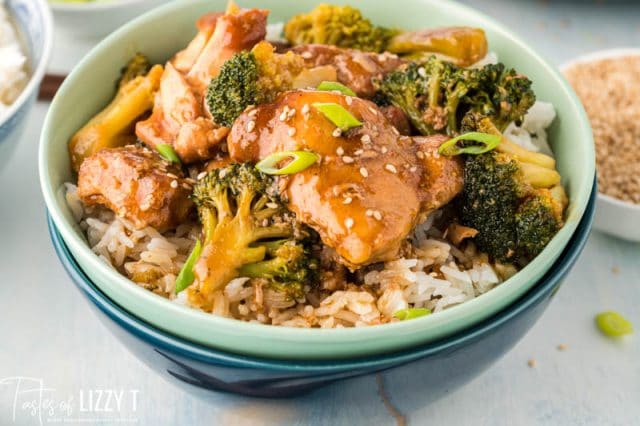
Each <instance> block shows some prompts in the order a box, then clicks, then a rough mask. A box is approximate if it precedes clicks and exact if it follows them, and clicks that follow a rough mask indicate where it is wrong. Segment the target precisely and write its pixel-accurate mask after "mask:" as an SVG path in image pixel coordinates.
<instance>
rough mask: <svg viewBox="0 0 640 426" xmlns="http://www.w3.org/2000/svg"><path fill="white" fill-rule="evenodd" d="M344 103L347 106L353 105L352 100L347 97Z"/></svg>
mask: <svg viewBox="0 0 640 426" xmlns="http://www.w3.org/2000/svg"><path fill="white" fill-rule="evenodd" d="M345 101H346V102H347V105H351V104H352V103H353V98H352V97H351V96H347V97H346V99H345Z"/></svg>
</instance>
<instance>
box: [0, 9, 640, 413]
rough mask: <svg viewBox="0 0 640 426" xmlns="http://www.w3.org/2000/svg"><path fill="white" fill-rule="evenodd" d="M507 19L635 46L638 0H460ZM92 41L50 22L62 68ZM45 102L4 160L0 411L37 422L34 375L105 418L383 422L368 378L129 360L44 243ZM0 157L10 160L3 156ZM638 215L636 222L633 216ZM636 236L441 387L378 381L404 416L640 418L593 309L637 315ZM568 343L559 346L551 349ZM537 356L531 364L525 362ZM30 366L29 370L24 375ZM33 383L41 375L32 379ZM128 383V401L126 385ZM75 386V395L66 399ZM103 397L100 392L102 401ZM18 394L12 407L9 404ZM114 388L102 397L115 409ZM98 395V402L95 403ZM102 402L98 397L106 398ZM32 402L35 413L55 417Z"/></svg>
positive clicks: (598, 257)
mask: <svg viewBox="0 0 640 426" xmlns="http://www.w3.org/2000/svg"><path fill="white" fill-rule="evenodd" d="M466 3H469V4H473V6H474V7H476V8H481V9H483V10H485V12H486V13H488V14H490V15H492V16H494V17H496V18H497V19H499V20H502V21H504V22H506V23H507V24H509V25H511V26H512V27H514V28H516V29H517V31H518V32H519V33H520V34H521V35H522V36H523V37H525V38H527V39H528V40H530V42H531V43H532V44H533V45H534V46H535V47H536V48H538V50H539V51H540V52H541V53H542V54H543V55H545V56H546V57H547V58H549V60H550V61H552V62H554V63H556V64H559V63H561V62H563V61H564V60H567V59H569V58H571V57H573V56H575V55H578V54H581V53H585V52H588V51H592V50H598V49H602V48H606V47H617V46H636V47H637V46H640V19H639V18H640V3H635V4H634V3H633V2H605V1H598V2H591V1H583V2H581V1H570V0H562V1H545V2H540V1H533V0H517V1H513V0H512V1H509V0H476V1H471V0H467V1H466ZM93 43H94V42H92V41H90V40H80V41H79V40H74V39H73V37H70V36H68V35H65V34H62V33H59V34H58V35H57V37H56V42H55V54H54V58H53V61H52V64H51V69H52V70H54V71H67V70H69V69H70V68H71V67H72V66H73V64H75V63H76V61H77V60H78V59H79V58H80V57H82V55H83V54H84V53H85V52H86V51H87V49H88V48H89V47H90V46H91V45H92V44H93ZM47 107H48V105H47V104H38V105H37V106H36V107H35V108H34V109H33V111H32V112H31V114H30V116H29V118H28V120H29V128H28V129H27V131H26V133H25V135H24V137H23V138H22V140H21V141H20V145H19V147H18V149H17V151H16V153H15V156H14V157H13V159H12V160H11V163H10V164H9V165H8V167H7V168H5V169H4V170H3V171H0V200H2V201H1V202H0V241H2V246H1V247H2V248H1V249H0V250H1V252H0V253H1V256H0V271H2V282H1V283H0V322H1V324H2V327H1V328H0V424H1V425H10V424H38V422H39V418H38V417H37V416H32V413H30V412H29V411H28V409H29V408H30V407H28V406H24V405H23V404H24V402H25V401H29V400H33V399H35V396H33V397H32V396H30V395H32V394H27V393H24V394H20V395H18V401H19V402H18V403H17V404H15V405H14V402H15V401H16V392H15V391H16V386H17V380H18V378H23V380H22V382H21V386H22V387H21V389H22V390H29V389H32V388H34V387H39V386H40V383H42V386H44V387H45V388H47V389H48V390H47V391H46V395H48V398H45V400H47V399H48V400H50V401H51V402H50V403H51V404H55V407H56V409H64V408H65V406H68V407H72V408H73V409H74V411H73V412H71V413H68V414H69V415H68V416H67V417H68V418H69V419H79V418H85V419H88V420H90V421H91V422H92V423H101V424H114V423H116V422H118V421H128V420H131V421H135V422H136V423H138V424H142V425H191V424H194V425H195V424H251V425H260V424H317V425H338V424H345V425H358V424H393V423H394V422H395V417H393V415H392V414H393V413H392V412H391V411H390V409H389V407H388V406H387V405H385V404H384V401H383V400H382V398H381V397H380V395H379V389H378V386H377V383H376V379H375V378H374V377H365V378H361V379H357V380H354V381H350V382H347V383H339V384H336V385H333V386H329V387H327V388H324V389H322V390H320V391H318V392H316V393H314V394H312V395H310V396H307V397H304V398H300V399H296V400H289V401H269V400H255V399H248V398H241V397H236V396H230V395H224V394H213V393H206V392H195V393H193V394H187V393H185V392H183V391H182V390H180V389H178V388H176V387H174V386H173V385H171V384H169V383H167V382H165V381H164V379H162V378H161V377H159V376H157V375H156V374H154V373H153V372H152V371H151V370H149V369H148V368H147V367H146V366H144V365H143V364H142V363H140V362H139V361H138V360H136V359H135V358H134V357H133V356H132V355H131V354H130V353H129V352H128V351H127V349H126V348H124V347H123V346H121V345H120V344H119V342H118V341H116V339H115V338H114V337H113V336H112V335H111V334H110V333H109V332H108V331H107V330H106V329H105V328H104V327H103V326H102V325H101V324H100V323H99V322H98V320H97V318H96V317H95V316H94V315H93V313H91V312H90V310H89V307H88V306H87V303H86V301H85V300H83V298H82V296H81V295H80V294H79V292H78V291H77V290H75V289H74V288H73V286H72V285H71V283H70V281H69V279H68V278H67V277H66V275H65V273H64V271H63V270H62V267H61V266H60V265H59V263H58V261H57V258H56V257H55V254H54V252H53V249H52V247H51V244H50V242H49V237H48V234H47V229H46V224H45V208H44V202H43V200H42V197H41V195H40V189H39V184H38V172H37V161H36V160H37V145H38V137H39V132H40V128H41V125H42V122H43V119H44V116H45V114H46V112H47ZM0 161H6V160H5V159H0ZM639 225H640V224H639ZM639 261H640V244H633V243H628V242H623V241H620V240H616V239H613V238H610V237H607V236H605V235H602V234H600V233H597V232H595V233H593V234H592V236H591V237H590V240H589V242H588V244H587V247H586V249H585V252H584V254H583V255H582V257H581V258H580V260H579V261H578V263H577V265H576V267H575V268H574V270H573V271H572V273H571V275H570V276H569V278H568V279H567V281H566V283H565V284H564V285H563V286H562V288H561V290H560V292H559V293H558V295H557V297H556V298H555V300H554V301H553V303H552V305H551V307H550V308H549V309H548V311H547V312H546V314H545V315H544V317H543V318H542V319H541V320H540V321H539V322H538V323H537V324H536V325H535V327H534V328H533V329H532V330H531V331H530V332H529V333H528V334H527V335H526V336H525V337H524V338H523V339H522V341H521V342H520V343H519V344H518V345H517V346H516V347H515V349H513V350H512V351H511V352H510V353H509V354H507V355H506V356H505V357H504V358H503V359H501V360H499V361H498V362H497V363H496V364H495V365H494V366H493V368H491V369H490V370H489V371H487V372H485V373H484V374H482V375H481V376H480V377H478V378H477V379H476V380H475V381H473V382H471V383H470V384H468V385H467V386H465V387H464V388H462V389H459V390H457V391H455V392H452V393H451V394H449V395H448V396H446V397H445V398H444V399H442V400H440V401H437V402H435V403H433V404H431V405H428V406H423V405H421V403H420V398H419V397H417V396H416V395H406V394H404V393H403V386H402V383H390V384H387V386H386V389H385V394H386V396H387V397H388V398H389V400H390V401H391V403H392V404H393V405H394V406H395V407H396V408H397V410H398V411H399V412H400V413H401V415H402V416H404V417H405V418H406V419H407V421H408V423H410V424H443V425H458V424H461V425H466V424H474V425H531V424H532V425H565V424H566V425H604V424H606V425H631V424H640V404H639V402H640V338H639V336H638V335H637V334H636V335H635V336H631V337H630V338H628V339H625V340H624V341H623V342H613V341H611V340H608V339H605V338H603V337H602V336H601V335H600V334H599V332H598V331H597V330H596V329H595V327H594V325H593V318H594V315H595V314H596V313H598V312H600V311H602V310H606V309H613V310H617V311H619V312H623V313H625V315H626V316H627V317H628V318H629V319H630V320H631V321H632V322H633V323H635V325H636V327H637V328H640V308H639V307H640V262H639ZM559 345H564V346H563V347H564V350H560V349H559V348H558V346H559ZM529 360H535V366H534V367H530V366H529V365H528V361H529ZM31 379H37V381H38V382H34V381H33V380H31ZM36 384H37V385H38V386H36ZM98 391H102V394H103V395H104V396H105V397H106V395H107V394H112V395H117V394H119V392H120V391H122V392H123V395H125V398H124V401H123V402H122V406H121V409H120V410H119V411H118V410H116V411H115V412H97V411H96V410H94V411H92V412H88V413H87V412H84V413H83V412H81V411H80V408H81V406H80V405H79V404H81V403H84V407H83V408H85V409H87V408H88V407H87V404H88V403H87V401H89V400H90V399H89V395H92V396H93V399H92V400H94V401H95V399H96V398H95V397H96V395H97V392H98ZM134 395H135V407H134V401H133V396H134ZM70 398H71V402H69V399H70ZM103 402H104V400H103ZM14 407H15V417H14ZM114 407H115V406H114V404H113V401H112V403H111V404H110V405H109V407H107V408H114ZM94 408H96V407H94ZM103 408H104V407H103ZM61 418H62V416H61V415H60V414H57V415H55V416H53V417H50V418H48V417H47V412H43V413H42V422H43V423H44V424H46V423H47V422H48V420H49V421H50V420H51V419H57V420H58V421H59V422H60V419H61Z"/></svg>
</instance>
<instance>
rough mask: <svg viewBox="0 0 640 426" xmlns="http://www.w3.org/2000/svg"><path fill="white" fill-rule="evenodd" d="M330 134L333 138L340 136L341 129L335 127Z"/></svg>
mask: <svg viewBox="0 0 640 426" xmlns="http://www.w3.org/2000/svg"><path fill="white" fill-rule="evenodd" d="M331 135H332V136H333V137H334V138H339V137H340V136H342V130H340V128H339V127H336V129H335V130H334V131H333V133H331Z"/></svg>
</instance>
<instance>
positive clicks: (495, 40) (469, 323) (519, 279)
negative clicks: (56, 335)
mask: <svg viewBox="0 0 640 426" xmlns="http://www.w3.org/2000/svg"><path fill="white" fill-rule="evenodd" d="M315 3H316V2H314V1H312V0H305V1H297V2H295V3H294V2H291V4H288V5H284V4H283V2H278V1H275V0H274V1H268V2H264V1H261V2H258V1H245V2H243V4H242V6H246V7H261V8H267V9H270V10H271V16H270V19H271V21H272V22H279V21H285V20H286V19H288V18H289V17H290V16H292V15H293V14H295V13H300V12H303V11H307V10H310V9H312V8H313V7H314V6H315ZM350 4H351V5H352V6H354V7H358V8H360V9H361V10H362V11H363V13H364V14H365V15H366V16H368V17H370V18H371V19H372V20H373V21H375V22H377V23H379V24H382V25H386V26H389V27H403V28H424V27H436V26H445V25H471V26H475V27H481V28H483V29H484V30H485V31H486V33H487V36H488V38H489V43H490V46H491V49H492V50H494V51H495V52H496V53H497V55H498V56H499V57H500V60H501V61H502V62H505V63H506V64H507V65H508V66H512V67H515V68H516V69H518V70H519V71H521V72H523V73H525V74H526V75H528V76H529V77H530V78H531V79H532V80H533V81H534V89H535V90H536V93H537V94H538V97H539V98H540V99H542V100H545V101H548V102H551V103H553V105H554V106H555V108H556V110H557V113H558V117H559V118H558V119H557V120H556V122H555V123H554V125H553V127H552V128H551V130H550V140H551V145H552V147H553V149H554V152H555V154H556V159H557V164H558V169H559V171H560V173H561V174H562V176H563V179H564V180H563V184H564V185H565V187H566V188H567V191H568V193H569V197H570V199H571V202H570V206H569V208H568V211H567V220H566V225H565V226H564V227H563V229H562V230H561V231H560V232H559V233H558V234H557V236H556V237H555V238H554V239H553V240H552V241H551V242H550V244H549V245H548V246H547V247H546V248H545V250H544V251H543V252H542V253H541V254H540V255H539V256H538V257H537V258H536V259H535V260H534V261H533V262H531V263H530V264H529V265H528V266H527V267H525V268H524V269H522V270H521V271H520V272H519V273H518V274H516V275H515V276H514V277H512V278H511V279H509V280H508V281H507V282H505V283H503V284H501V285H500V286H498V287H497V288H495V289H493V290H491V291H490V292H488V293H486V294H484V295H482V296H479V297H477V298H476V299H473V300H471V301H468V302H466V303H464V304H461V305H459V306H455V307H452V308H450V309H447V310H445V311H443V312H440V313H438V314H436V315H431V316H426V317H423V318H418V319H415V320H411V321H403V322H398V323H393V324H387V325H381V326H375V327H363V328H350V329H331V330H324V329H294V328H287V327H272V326H266V325H262V324H254V323H245V322H241V321H236V320H231V319H226V318H220V317H216V316H213V315H209V314H205V313H203V312H200V311H197V310H193V309H189V308H186V307H184V306H180V305H178V304H175V303H171V302H169V301H167V300H166V299H163V298H161V297H160V296H157V295H155V294H153V293H151V292H148V291H146V290H144V289H142V288H140V287H138V286H135V285H133V284H132V283H131V282H129V281H128V280H127V279H125V278H124V277H123V276H121V275H119V274H118V273H117V272H116V271H115V270H113V269H111V268H110V267H109V266H107V265H106V264H105V263H104V262H102V261H101V260H100V259H99V258H98V257H97V256H96V255H95V254H94V253H92V252H91V250H90V249H89V247H88V246H87V243H86V240H85V238H84V236H83V234H82V230H81V229H80V228H79V227H78V226H77V225H76V224H75V221H74V219H73V215H72V213H71V211H70V210H69V208H68V207H67V205H66V202H65V196H64V189H63V187H64V183H65V182H69V181H72V180H73V176H72V172H71V168H70V165H69V160H68V156H67V149H66V146H67V141H68V140H69V137H70V136H71V135H72V134H73V132H74V131H75V130H77V129H78V128H79V127H81V125H82V124H83V123H84V122H86V120H87V119H88V118H90V117H91V116H92V115H93V114H94V113H95V112H97V111H98V110H100V109H101V107H102V106H104V105H105V104H106V103H107V102H108V100H109V98H110V97H111V96H112V87H108V85H104V84H96V82H99V81H113V80H115V79H116V77H117V75H118V72H119V70H120V67H121V64H123V63H125V62H126V60H127V59H128V58H129V57H130V56H131V55H132V54H133V53H135V51H141V52H143V53H145V54H146V55H148V56H149V57H150V58H151V60H152V61H154V62H164V61H166V60H167V59H168V58H169V57H171V56H172V55H173V54H174V53H175V52H176V51H178V50H179V49H180V48H181V47H182V46H184V45H186V44H187V42H188V41H189V40H190V38H191V37H192V36H193V34H194V29H193V22H195V20H196V19H197V18H198V17H199V16H200V15H202V14H203V13H205V12H208V11H210V10H211V9H218V10H222V9H224V3H223V1H211V0H206V1H205V0H196V1H189V2H175V3H172V4H169V5H166V6H163V7H161V8H159V9H156V10H154V11H152V12H150V13H149V14H147V15H144V16H142V17H140V18H139V19H137V20H135V21H133V22H131V23H130V24H128V25H126V26H125V27H123V28H122V29H120V30H119V31H118V32H116V33H115V34H113V35H112V36H110V37H108V38H107V39H105V40H104V41H103V42H102V43H101V44H100V45H99V46H98V47H97V48H96V49H94V50H93V51H92V52H91V53H90V54H89V55H88V56H87V58H85V59H84V60H83V61H82V63H81V64H80V65H79V66H78V67H77V68H76V70H74V72H73V73H72V74H71V75H70V76H69V78H68V79H67V80H66V81H65V83H64V85H63V87H62V88H61V89H60V91H59V92H58V95H57V96H56V99H55V100H54V102H53V104H52V106H51V110H50V112H49V115H48V117H47V121H46V123H45V127H44V129H43V134H42V140H41V146H40V164H39V166H40V178H41V185H42V189H43V193H44V196H45V200H46V203H47V207H48V210H49V214H50V218H49V227H50V231H51V236H52V240H53V242H54V245H55V247H56V251H57V253H58V255H59V257H60V259H61V261H62V263H63V265H64V266H65V268H66V270H67V272H68V273H69V275H70V276H71V278H72V280H73V281H74V283H75V284H76V285H77V286H78V288H79V289H80V290H81V291H82V292H83V294H85V296H87V298H88V300H90V301H91V303H92V305H93V306H94V307H96V308H97V311H98V312H99V313H100V318H101V319H102V320H103V321H104V322H105V323H106V324H107V325H108V327H109V328H110V329H111V330H112V331H113V332H114V333H115V334H116V335H117V336H118V338H119V339H121V340H122V341H123V343H124V344H125V345H126V346H127V347H128V348H130V349H131V350H132V351H133V352H134V353H135V354H136V355H137V356H138V357H139V358H140V359H141V360H142V361H143V362H145V363H147V364H148V365H150V366H151V367H152V368H153V369H155V370H156V371H158V372H159V373H161V374H163V375H165V376H167V377H170V378H171V379H172V380H177V381H178V382H180V383H183V384H185V383H186V384H189V385H196V386H200V387H204V388H207V389H212V390H219V391H228V392H234V393H240V394H246V395H252V396H265V397H281V396H290V395H299V394H300V393H302V392H305V391H309V390H313V389H316V388H318V387H320V386H322V385H324V384H327V383H330V382H333V381H336V380H341V379H347V378H353V377H356V376H361V375H365V374H372V373H375V372H379V371H383V370H385V371H386V372H385V374H387V375H396V374H397V375H399V376H400V375H402V374H403V372H405V373H406V372H411V376H410V377H412V378H414V379H415V380H414V379H412V380H410V381H409V383H407V386H419V387H420V388H421V389H422V391H421V392H420V394H421V395H422V394H425V392H424V389H431V390H433V392H427V394H429V398H435V397H437V396H438V391H436V389H446V390H451V389H452V388H454V387H456V386H459V385H461V384H462V383H464V382H465V381H466V380H468V379H470V378H472V377H473V376H475V375H476V374H478V373H479V372H481V371H483V370H484V369H486V368H487V367H488V366H489V365H490V364H491V363H492V362H494V361H496V360H497V359H499V357H500V356H501V355H502V354H504V353H505V352H506V351H507V350H508V349H509V348H510V347H512V346H513V345H514V344H515V343H516V342H517V341H518V339H519V338H520V337H522V335H523V334H524V333H525V332H526V331H527V329H528V328H529V327H530V326H531V325H533V324H534V323H535V321H536V319H537V318H538V317H539V316H540V315H541V314H542V312H543V311H544V308H546V306H547V305H548V303H549V301H550V299H551V296H552V295H553V293H554V291H555V290H556V289H557V288H558V286H559V285H560V283H561V282H562V280H563V279H564V277H565V276H566V274H567V273H568V271H569V270H570V269H571V267H572V266H573V264H574V262H575V260H576V258H577V256H578V255H579V253H580V252H581V250H582V248H583V246H584V243H585V241H586V238H587V236H588V233H589V230H590V227H591V222H592V215H593V197H594V194H595V184H594V175H595V171H594V150H593V141H592V137H591V132H590V128H589V125H588V122H587V120H586V118H585V114H584V111H583V110H582V107H581V106H580V103H579V101H578V100H577V99H576V97H575V95H574V94H573V92H572V91H571V89H570V88H569V87H568V85H567V84H566V82H565V81H564V79H563V78H562V77H561V76H560V75H559V74H558V73H557V72H556V71H555V70H554V69H553V68H552V67H551V66H549V65H548V64H546V63H545V62H544V61H543V60H542V59H541V58H540V57H539V56H538V55H537V54H535V53H534V52H533V51H532V50H531V49H530V48H529V47H527V45H526V44H525V43H523V42H522V41H520V40H519V39H517V37H515V36H513V35H512V34H511V33H510V32H509V31H508V30H506V29H505V28H504V27H502V26H501V25H499V24H497V23H496V22H494V21H492V20H491V19H490V18H488V17H486V16H484V15H482V14H480V13H478V12H476V11H474V10H472V9H469V8H466V7H464V6H461V5H458V4H456V3H453V2H448V1H436V0H409V1H406V2H405V3H404V9H403V10H402V12H398V13H391V14H390V13H389V11H388V10H387V8H385V7H384V5H383V4H382V3H380V2H374V1H365V0H359V1H356V0H354V1H352V2H350ZM425 11H428V12H429V13H425ZM158 28H161V29H162V31H158ZM133 49H135V50H133ZM87 93H91V96H87ZM431 384H433V385H436V384H438V386H430V385H431ZM417 389H418V388H416V390H417ZM425 398H426V396H425Z"/></svg>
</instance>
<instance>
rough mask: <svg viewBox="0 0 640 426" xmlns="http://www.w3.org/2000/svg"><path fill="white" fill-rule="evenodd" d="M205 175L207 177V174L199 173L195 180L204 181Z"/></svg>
mask: <svg viewBox="0 0 640 426" xmlns="http://www.w3.org/2000/svg"><path fill="white" fill-rule="evenodd" d="M206 175H207V172H200V173H198V176H196V179H197V180H200V179H204V177H205V176H206Z"/></svg>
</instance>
